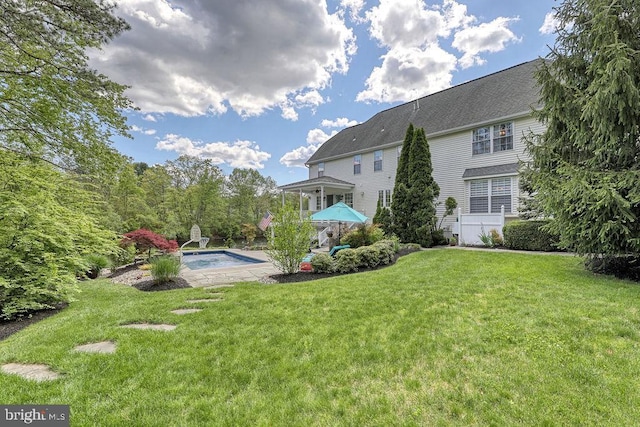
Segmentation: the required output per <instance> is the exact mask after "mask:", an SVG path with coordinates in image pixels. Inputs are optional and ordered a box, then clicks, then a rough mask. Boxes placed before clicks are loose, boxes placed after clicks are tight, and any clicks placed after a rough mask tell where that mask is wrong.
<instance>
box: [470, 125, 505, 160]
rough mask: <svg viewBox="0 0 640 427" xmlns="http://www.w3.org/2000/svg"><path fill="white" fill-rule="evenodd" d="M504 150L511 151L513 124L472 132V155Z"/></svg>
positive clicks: (488, 127)
mask: <svg viewBox="0 0 640 427" xmlns="http://www.w3.org/2000/svg"><path fill="white" fill-rule="evenodd" d="M505 150H513V123H511V122H508V123H499V124H497V125H493V126H485V127H481V128H478V129H474V130H473V138H472V143H471V152H472V154H473V155H476V154H488V153H497V152H499V151H505Z"/></svg>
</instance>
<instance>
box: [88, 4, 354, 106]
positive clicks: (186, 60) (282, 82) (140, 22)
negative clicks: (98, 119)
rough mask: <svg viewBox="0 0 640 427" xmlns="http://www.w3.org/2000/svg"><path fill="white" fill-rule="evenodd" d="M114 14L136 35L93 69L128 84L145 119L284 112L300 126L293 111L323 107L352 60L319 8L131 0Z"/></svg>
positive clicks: (339, 27) (343, 36)
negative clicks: (337, 76) (230, 112)
mask: <svg viewBox="0 0 640 427" xmlns="http://www.w3.org/2000/svg"><path fill="white" fill-rule="evenodd" d="M348 3H352V4H353V7H356V6H357V3H358V2H357V1H351V2H348ZM117 11H118V12H117V13H118V14H119V15H120V16H122V17H123V18H125V19H126V20H127V22H129V24H130V25H131V27H132V29H131V31H128V32H126V33H124V34H123V35H121V36H119V37H118V38H116V39H115V40H113V41H112V42H111V43H110V44H108V45H107V46H105V47H104V50H102V51H96V52H92V58H93V60H92V65H94V66H95V67H96V68H98V69H99V70H100V71H101V72H104V73H105V74H107V75H109V77H110V78H111V79H113V80H114V81H117V82H120V83H123V84H127V85H130V86H131V88H130V89H129V90H127V95H128V96H129V97H130V98H131V99H132V100H133V101H134V102H135V104H136V106H137V107H139V108H140V109H141V110H142V111H143V112H145V113H174V114H178V115H182V116H199V115H204V114H222V113H225V112H226V111H227V110H229V109H232V110H234V111H235V112H237V113H238V114H240V115H241V116H243V117H247V116H255V115H259V114H261V113H262V112H264V111H265V110H268V109H271V108H274V107H284V109H287V111H283V116H285V117H287V118H291V119H294V118H295V117H296V116H297V115H296V114H293V113H292V112H291V111H290V110H291V109H294V110H295V109H296V108H306V107H313V106H314V105H319V104H318V103H317V102H319V99H322V96H321V95H320V93H319V91H320V90H322V89H323V88H325V87H326V86H327V85H329V83H330V81H331V77H332V75H333V74H335V73H346V71H347V70H348V68H349V60H350V58H351V56H353V55H354V54H355V51H356V45H355V36H354V35H353V32H352V30H351V29H349V28H347V26H346V24H345V22H344V18H343V17H341V16H340V13H334V14H330V13H329V12H328V11H327V5H326V2H325V1H323V0H296V1H290V0H272V1H270V2H268V3H263V2H255V1H252V0H219V1H216V2H192V1H187V0H172V1H169V0H128V1H126V2H122V3H120V5H119V8H118V10H117ZM297 97H300V98H301V99H302V101H303V102H302V103H300V101H299V100H297V99H296V98H297ZM309 101H311V102H309Z"/></svg>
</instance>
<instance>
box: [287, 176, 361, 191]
mask: <svg viewBox="0 0 640 427" xmlns="http://www.w3.org/2000/svg"><path fill="white" fill-rule="evenodd" d="M321 187H322V188H324V191H325V193H326V192H327V190H350V189H352V188H353V187H355V184H353V183H351V182H347V181H343V180H341V179H337V178H333V177H331V176H321V177H319V178H311V179H307V180H304V181H298V182H293V183H291V184H286V185H281V186H279V187H278V188H279V189H280V190H282V191H302V192H303V193H315V192H316V191H319V190H320V188H321Z"/></svg>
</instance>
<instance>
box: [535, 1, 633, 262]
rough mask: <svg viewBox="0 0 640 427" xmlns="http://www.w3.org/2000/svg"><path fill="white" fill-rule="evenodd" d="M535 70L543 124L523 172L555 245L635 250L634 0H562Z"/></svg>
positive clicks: (589, 251)
mask: <svg viewBox="0 0 640 427" xmlns="http://www.w3.org/2000/svg"><path fill="white" fill-rule="evenodd" d="M556 18H557V19H558V21H559V25H558V28H559V30H558V32H557V39H556V45H555V47H554V48H553V49H552V51H551V53H550V54H549V56H548V59H549V61H546V62H545V63H543V64H542V65H541V68H540V69H539V70H538V72H537V79H538V82H539V85H540V89H541V96H542V100H543V101H544V106H543V107H542V109H541V110H539V111H538V112H536V113H535V115H536V117H537V118H538V119H539V120H541V121H542V122H543V123H545V124H546V130H545V131H544V133H542V134H541V135H531V136H530V137H529V140H528V142H527V150H528V151H529V153H530V154H531V156H532V162H531V164H530V165H529V166H530V168H529V170H528V171H526V172H525V174H524V178H525V179H526V180H527V181H528V183H529V184H530V188H531V189H532V191H533V192H534V194H535V197H536V199H537V201H538V202H539V205H540V207H541V208H542V211H543V212H544V213H545V214H546V215H548V216H551V217H553V218H554V221H552V222H551V223H550V224H549V226H548V228H549V229H550V231H552V232H554V234H556V233H557V234H559V235H560V236H561V242H560V244H561V245H562V246H563V247H566V248H569V249H570V250H573V251H576V252H577V253H578V254H583V255H587V256H589V257H593V256H596V257H600V256H603V257H605V258H606V257H615V256H618V255H624V254H635V256H636V257H638V255H639V254H640V54H638V52H640V37H638V28H640V9H638V2H637V1H635V0H619V1H615V2H612V1H609V0H589V1H577V0H565V1H564V2H563V3H562V5H561V6H560V7H559V8H557V9H556Z"/></svg>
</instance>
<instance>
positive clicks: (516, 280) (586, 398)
mask: <svg viewBox="0 0 640 427" xmlns="http://www.w3.org/2000/svg"><path fill="white" fill-rule="evenodd" d="M82 289H83V293H82V294H81V296H80V298H79V301H77V302H74V303H72V304H71V305H70V307H69V308H68V309H66V310H65V311H63V312H62V313H60V314H58V315H56V316H53V317H51V318H48V319H46V320H44V321H42V322H40V323H38V324H36V325H34V326H32V327H30V328H27V329H25V330H23V331H21V332H20V333H18V334H16V335H14V336H12V337H10V338H9V339H7V340H6V341H3V342H0V363H8V362H23V363H27V362H31V363H45V364H49V365H50V366H51V367H52V368H53V369H54V370H56V371H57V372H60V373H63V374H64V378H63V379H60V380H57V381H53V382H48V383H35V382H30V381H26V380H23V379H20V378H19V377H17V376H12V375H4V374H0V403H3V404H18V403H32V404H54V403H56V404H69V405H71V411H72V419H71V420H72V425H74V426H82V425H86V426H93V425H132V426H133V425H135V426H157V425H184V426H198V425H202V426H210V425H229V426H239V425H269V426H272V425H286V426H291V425H300V426H307V425H321V426H326V425H379V426H389V425H450V424H458V425H460V424H464V425H514V424H527V425H529V424H532V425H615V426H620V425H637V424H638V423H640V313H639V307H640V285H638V284H634V283H632V282H626V281H622V280H617V279H612V278H606V277H598V276H593V275H592V274H590V273H588V272H586V271H584V270H583V269H582V265H581V261H580V260H579V259H577V258H573V257H568V256H559V255H528V254H511V253H499V252H484V251H463V250H451V249H441V250H433V251H424V252H420V253H414V254H411V255H408V256H405V257H402V258H401V259H400V260H399V261H398V263H397V264H396V265H394V266H392V267H389V268H386V269H383V270H379V271H374V272H368V273H362V274H355V275H349V276H343V277H338V278H333V279H326V280H319V281H314V282H307V283H299V284H288V285H259V284H256V283H248V284H242V285H236V287H234V288H229V289H225V290H224V291H223V292H224V300H223V301H222V302H217V303H196V304H188V303H186V302H185V300H187V299H191V298H201V297H203V296H206V295H208V294H210V291H206V290H203V289H187V290H176V291H169V292H156V293H143V292H139V291H137V290H135V289H131V288H128V287H125V286H121V285H113V284H111V283H110V282H107V281H104V280H103V281H95V282H84V283H83V284H82ZM192 306H194V307H200V308H203V309H204V311H202V312H200V313H195V314H189V315H185V316H177V315H174V314H171V313H170V312H169V311H170V310H172V309H176V308H185V307H192ZM142 321H146V322H155V323H163V322H164V323H172V324H176V325H178V327H177V329H175V330H174V331H170V332H159V331H142V330H132V329H124V328H119V327H118V325H121V324H124V323H130V322H142ZM107 339H109V340H113V341H115V342H116V343H117V345H118V349H117V352H116V353H115V354H111V355H103V354H84V353H77V352H74V351H72V349H73V348H74V346H76V345H78V344H85V343H88V342H96V341H101V340H107Z"/></svg>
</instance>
